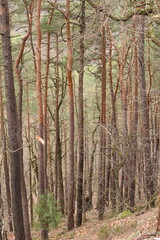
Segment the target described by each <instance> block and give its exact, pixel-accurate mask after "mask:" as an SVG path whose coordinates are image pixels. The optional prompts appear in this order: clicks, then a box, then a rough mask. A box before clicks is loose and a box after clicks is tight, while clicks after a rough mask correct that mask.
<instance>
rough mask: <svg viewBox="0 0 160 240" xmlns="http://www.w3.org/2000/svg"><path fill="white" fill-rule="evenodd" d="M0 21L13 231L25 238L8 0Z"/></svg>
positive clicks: (0, 10)
mask: <svg viewBox="0 0 160 240" xmlns="http://www.w3.org/2000/svg"><path fill="white" fill-rule="evenodd" d="M0 22H1V31H2V32H1V38H2V51H3V59H4V77H5V93H6V106H7V122H8V134H9V147H10V157H11V190H12V211H13V221H14V232H15V239H16V240H25V231H24V224H23V210H22V198H21V163H20V161H21V154H20V152H21V148H22V146H21V144H20V137H19V125H18V123H19V121H18V113H17V106H16V96H15V89H14V78H13V64H12V54H11V52H12V51H11V40H10V29H9V9H8V1H7V0H5V1H4V0H3V1H0Z"/></svg>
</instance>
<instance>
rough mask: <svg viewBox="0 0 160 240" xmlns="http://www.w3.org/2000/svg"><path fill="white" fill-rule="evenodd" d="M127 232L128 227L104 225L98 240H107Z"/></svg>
mask: <svg viewBox="0 0 160 240" xmlns="http://www.w3.org/2000/svg"><path fill="white" fill-rule="evenodd" d="M125 232H126V226H124V225H121V226H109V225H104V226H102V227H101V228H100V229H99V232H98V238H99V239H100V240H105V239H107V238H109V237H113V236H118V235H121V234H123V233H125Z"/></svg>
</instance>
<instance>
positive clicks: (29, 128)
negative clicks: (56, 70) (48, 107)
mask: <svg viewBox="0 0 160 240" xmlns="http://www.w3.org/2000/svg"><path fill="white" fill-rule="evenodd" d="M28 85H29V83H28V81H27V89H26V90H27V92H26V94H27V128H28V132H27V135H28V145H29V146H28V155H29V157H28V159H29V200H30V222H31V225H32V224H33V193H32V166H31V161H32V160H31V158H32V156H31V149H30V144H31V127H30V105H29V86H28Z"/></svg>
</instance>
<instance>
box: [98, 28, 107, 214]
mask: <svg viewBox="0 0 160 240" xmlns="http://www.w3.org/2000/svg"><path fill="white" fill-rule="evenodd" d="M101 54H102V55H101V61H102V80H101V113H100V160H99V176H98V179H99V183H98V211H99V215H98V217H99V219H102V218H103V214H104V211H105V166H106V30H105V26H103V27H102V53H101Z"/></svg>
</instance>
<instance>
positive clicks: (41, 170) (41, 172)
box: [35, 0, 48, 240]
mask: <svg viewBox="0 0 160 240" xmlns="http://www.w3.org/2000/svg"><path fill="white" fill-rule="evenodd" d="M41 2H42V1H41V0H37V17H36V30H37V42H36V52H35V57H36V87H37V101H38V139H40V140H43V131H44V128H43V127H44V125H43V124H44V122H43V103H42V89H41V85H42V76H41V38H42V34H41V22H40V15H41ZM44 144H45V143H44ZM45 169H46V166H45V162H44V146H43V141H42V142H41V141H39V142H38V182H39V196H41V195H45V186H46V181H45V180H46V179H45ZM41 239H42V240H46V239H48V231H47V226H45V228H43V229H41Z"/></svg>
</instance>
